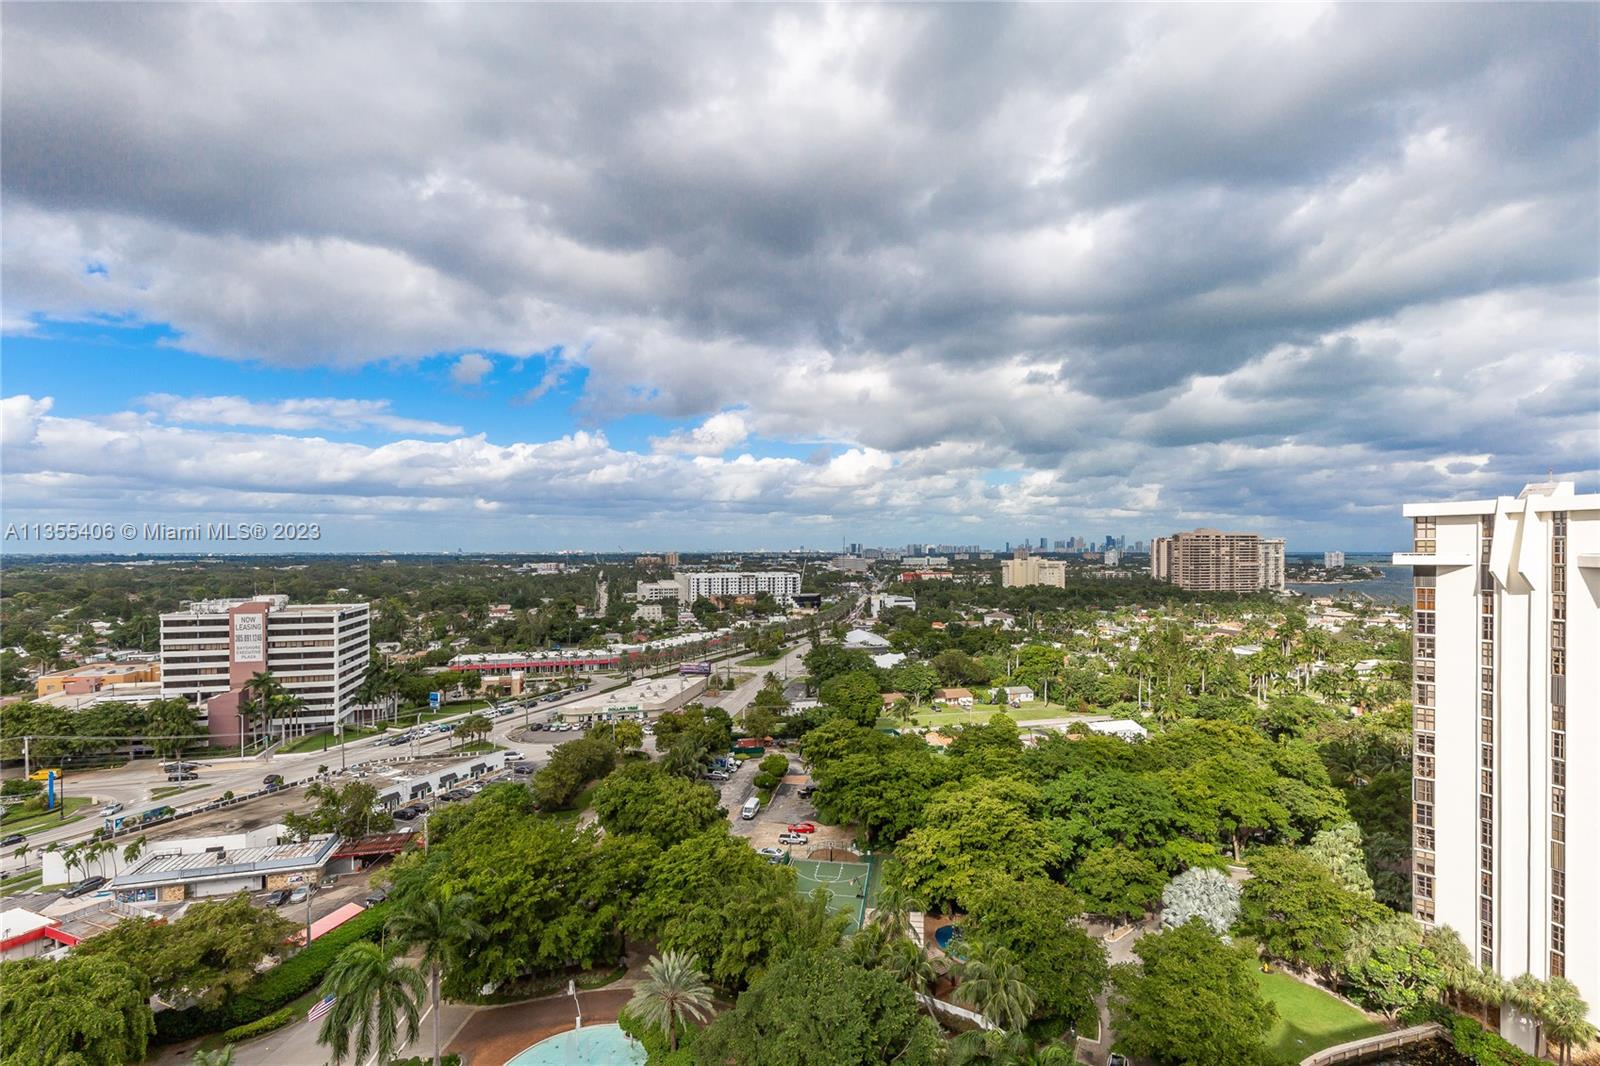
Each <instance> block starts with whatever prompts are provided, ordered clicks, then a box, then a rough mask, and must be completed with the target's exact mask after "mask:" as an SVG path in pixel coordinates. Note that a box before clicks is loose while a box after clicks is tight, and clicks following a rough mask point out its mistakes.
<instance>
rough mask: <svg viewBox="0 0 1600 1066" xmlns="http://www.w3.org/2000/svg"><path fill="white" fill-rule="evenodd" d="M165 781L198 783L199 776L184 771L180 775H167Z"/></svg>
mask: <svg viewBox="0 0 1600 1066" xmlns="http://www.w3.org/2000/svg"><path fill="white" fill-rule="evenodd" d="M167 780H168V781H198V780H200V775H199V774H197V773H192V772H190V771H187V770H185V771H183V772H182V773H172V774H168V775H167Z"/></svg>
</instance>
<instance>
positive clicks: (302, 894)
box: [289, 885, 311, 903]
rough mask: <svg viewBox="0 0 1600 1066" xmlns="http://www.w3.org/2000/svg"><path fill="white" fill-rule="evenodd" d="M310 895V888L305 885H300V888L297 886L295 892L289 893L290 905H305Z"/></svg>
mask: <svg viewBox="0 0 1600 1066" xmlns="http://www.w3.org/2000/svg"><path fill="white" fill-rule="evenodd" d="M310 895H311V889H310V888H308V887H307V886H305V885H299V886H297V887H296V888H295V890H294V891H293V892H290V893H289V902H290V903H304V902H305V901H306V898H307V897H309V896H310Z"/></svg>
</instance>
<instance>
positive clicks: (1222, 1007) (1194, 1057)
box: [1111, 921, 1276, 1066]
mask: <svg viewBox="0 0 1600 1066" xmlns="http://www.w3.org/2000/svg"><path fill="white" fill-rule="evenodd" d="M1133 953H1134V954H1135V955H1137V956H1138V957H1139V961H1138V962H1137V963H1124V964H1123V965H1120V966H1114V967H1112V969H1111V984H1112V988H1113V993H1112V997H1111V1025H1112V1028H1114V1029H1115V1030H1116V1033H1117V1047H1118V1048H1119V1049H1121V1050H1123V1051H1126V1052H1128V1053H1130V1054H1133V1055H1138V1056H1141V1057H1147V1058H1152V1059H1155V1060H1157V1061H1159V1062H1165V1063H1178V1064H1183V1066H1256V1064H1262V1066H1265V1064H1266V1063H1268V1062H1270V1061H1271V1059H1270V1057H1269V1056H1268V1054H1267V1051H1266V1048H1265V1045H1264V1043H1263V1040H1264V1038H1265V1037H1266V1034H1267V1032H1268V1030H1269V1029H1271V1027H1272V1022H1273V1018H1274V1017H1275V1015H1276V1012H1275V1011H1274V1010H1273V1007H1272V1004H1270V1003H1267V1002H1265V1001H1264V1000H1263V999H1262V998H1261V993H1260V990H1259V988H1258V986H1257V984H1256V979H1255V974H1254V972H1253V971H1254V969H1255V966H1256V960H1255V956H1254V954H1253V953H1252V952H1251V951H1250V950H1249V949H1248V948H1247V947H1244V946H1242V945H1228V944H1224V943H1223V942H1222V941H1221V940H1220V939H1218V938H1217V936H1216V935H1215V934H1213V933H1212V932H1211V931H1210V930H1209V929H1207V928H1206V927H1205V925H1204V924H1203V923H1201V922H1199V921H1192V922H1189V923H1188V924H1187V925H1183V926H1180V927H1178V928H1176V929H1168V930H1166V931H1165V932H1162V933H1157V934H1155V935H1154V936H1146V937H1144V938H1142V939H1141V940H1140V941H1139V942H1138V943H1137V944H1135V945H1134V948H1133Z"/></svg>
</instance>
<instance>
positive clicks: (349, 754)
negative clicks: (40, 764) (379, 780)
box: [0, 677, 753, 874]
mask: <svg viewBox="0 0 1600 1066" xmlns="http://www.w3.org/2000/svg"><path fill="white" fill-rule="evenodd" d="M622 683H623V682H622V681H621V680H620V679H618V678H610V677H595V678H592V679H590V685H589V689H588V691H587V692H584V693H581V694H580V693H577V692H571V693H568V694H566V695H565V696H563V697H562V699H561V700H559V701H555V702H550V703H545V702H543V701H537V702H532V703H531V706H530V709H529V710H528V712H527V714H526V715H525V714H523V713H520V712H519V713H517V714H513V715H506V716H504V717H491V719H490V721H491V722H492V723H493V725H494V729H493V731H492V732H491V733H490V735H489V739H490V740H491V741H494V742H495V743H498V744H508V745H510V746H513V747H516V748H517V749H518V750H520V751H522V752H523V753H524V754H525V755H528V756H530V757H532V758H533V759H534V760H535V761H542V758H541V757H540V754H539V753H540V751H541V750H542V749H545V748H548V747H551V746H553V745H555V744H558V743H560V742H561V741H563V740H571V739H572V736H571V735H570V734H565V733H554V734H545V733H536V734H534V736H535V738H536V739H535V740H534V741H533V742H532V743H531V744H530V743H522V742H516V743H512V742H511V741H510V736H511V733H512V732H513V731H514V730H517V729H521V728H522V726H523V724H524V721H525V720H526V721H544V720H546V719H547V718H548V717H549V715H550V713H551V712H552V711H559V710H560V709H561V707H562V706H564V705H565V704H568V703H571V702H573V701H574V700H576V699H579V698H581V697H583V696H592V695H594V694H595V693H598V692H603V691H605V690H606V689H609V688H614V687H616V686H618V685H621V684H622ZM752 698H753V694H752ZM508 702H520V701H508ZM503 705H505V704H503ZM470 713H473V712H470V711H463V712H462V713H461V715H460V716H453V717H465V716H466V715H467V714H470ZM450 720H452V719H449V718H447V719H440V721H450ZM435 724H436V723H435ZM402 725H403V720H402ZM390 735H392V734H390ZM384 736H385V735H384V734H379V735H378V736H374V737H367V738H365V739H362V740H353V741H351V742H349V743H348V744H346V745H345V746H344V748H345V750H344V754H343V764H344V766H346V767H348V768H350V769H356V768H358V767H360V766H362V765H364V764H366V763H369V762H373V761H378V760H382V761H391V760H393V759H395V758H396V757H399V756H404V755H409V754H412V753H415V754H416V755H418V756H420V757H441V756H448V754H449V747H450V739H451V737H450V734H448V733H429V734H428V735H427V736H426V737H424V738H422V739H420V740H419V741H417V742H416V743H415V744H413V745H408V746H405V747H399V746H386V745H383V744H381V743H380V741H382V740H383V739H384ZM546 737H548V740H547V739H545V738H546ZM161 765H162V761H161V760H155V759H136V760H134V761H132V762H129V763H127V764H126V765H124V766H120V767H117V768H115V769H109V770H93V771H89V772H86V773H77V774H72V775H70V776H69V777H68V778H67V781H66V793H67V795H68V796H93V797H94V799H95V801H96V802H95V806H93V807H91V808H87V810H88V811H89V816H88V817H85V818H82V819H80V820H79V821H76V822H69V823H67V824H65V825H62V826H59V827H48V828H45V827H41V828H38V829H34V830H31V831H29V832H28V833H27V838H28V841H27V842H28V846H29V847H30V848H40V847H43V846H45V845H48V844H51V843H60V844H71V843H76V842H77V841H80V840H85V839H87V838H88V837H89V836H90V834H92V833H93V832H94V831H95V830H96V829H98V828H99V827H100V825H101V817H100V813H99V811H100V806H101V805H103V804H107V803H113V802H115V803H121V804H123V805H124V807H126V808H127V809H128V810H134V811H136V810H139V809H141V808H146V807H150V806H152V805H154V804H156V803H165V804H167V805H170V806H172V807H174V808H176V809H178V810H180V811H181V810H187V809H189V808H192V807H201V806H204V805H206V804H207V803H210V802H211V801H213V800H216V799H218V798H220V797H221V796H222V794H223V793H224V792H233V793H235V794H243V793H246V792H254V791H256V790H257V789H260V788H261V786H262V779H263V778H264V777H265V776H266V775H267V774H279V775H282V777H283V778H284V779H285V780H286V781H291V782H292V781H297V780H302V779H305V778H309V777H311V776H313V775H314V774H315V773H316V771H317V767H319V766H329V767H332V768H334V769H338V768H339V767H340V752H339V749H338V747H337V746H330V747H329V748H328V749H327V750H326V751H323V750H321V749H318V750H316V751H309V752H302V753H298V754H274V755H267V756H250V757H246V758H244V759H238V758H230V759H207V760H203V761H201V762H200V763H199V770H198V771H197V772H198V774H199V779H198V780H197V781H194V782H189V784H193V785H196V786H198V787H195V788H191V789H187V790H185V791H183V792H180V793H177V794H175V795H170V796H166V797H165V798H163V799H160V800H157V799H155V798H154V797H153V796H152V793H154V792H155V791H156V790H158V789H161V788H165V787H169V786H168V781H167V775H166V772H165V771H163V770H162V769H161ZM166 825H168V826H171V827H173V828H176V827H178V826H181V825H182V823H181V822H178V823H166ZM13 850H14V849H13V848H7V849H5V851H4V853H3V854H0V873H3V874H9V873H14V872H20V871H21V870H22V869H23V862H22V861H21V860H19V859H17V858H14V857H13V855H12V852H13ZM27 865H28V866H29V867H30V868H32V867H36V866H37V865H38V861H37V857H36V856H30V857H29V858H28V861H27Z"/></svg>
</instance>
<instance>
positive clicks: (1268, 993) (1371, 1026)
mask: <svg viewBox="0 0 1600 1066" xmlns="http://www.w3.org/2000/svg"><path fill="white" fill-rule="evenodd" d="M1256 981H1257V983H1259V984H1260V986H1261V995H1262V998H1264V999H1266V1000H1267V1001H1269V1002H1270V1003H1271V1004H1272V1005H1273V1006H1274V1007H1277V1008H1278V1020H1277V1021H1276V1022H1274V1023H1273V1025H1272V1030H1271V1032H1269V1033H1267V1050H1268V1051H1270V1052H1271V1053H1272V1054H1273V1055H1274V1056H1276V1057H1277V1058H1278V1059H1279V1060H1280V1061H1282V1062H1285V1063H1294V1062H1299V1061H1300V1060H1301V1059H1303V1058H1305V1057H1306V1056H1307V1055H1309V1054H1311V1053H1312V1052H1313V1051H1320V1050H1322V1049H1323V1048H1325V1047H1332V1046H1333V1045H1335V1044H1342V1043H1344V1042H1345V1041H1346V1040H1359V1039H1361V1038H1362V1037H1364V1036H1373V1035H1375V1034H1377V1033H1381V1032H1383V1026H1381V1025H1379V1024H1378V1023H1376V1022H1374V1021H1371V1020H1369V1019H1368V1018H1367V1016H1366V1015H1365V1014H1362V1013H1361V1012H1360V1011H1359V1010H1357V1009H1356V1008H1354V1007H1352V1006H1350V1005H1349V1004H1348V1003H1345V1002H1344V1001H1343V1000H1340V999H1336V998H1335V997H1333V996H1330V995H1329V994H1328V993H1326V992H1324V991H1322V989H1320V988H1312V987H1311V986H1310V985H1307V984H1302V983H1300V982H1299V981H1296V980H1295V979H1294V978H1292V977H1285V976H1284V975H1283V974H1279V973H1262V972H1261V971H1260V970H1257V971H1256Z"/></svg>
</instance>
